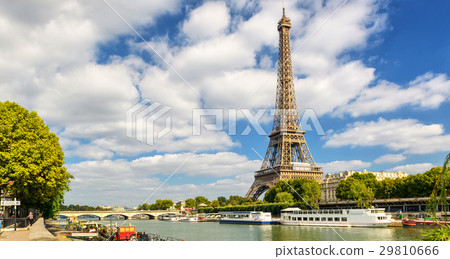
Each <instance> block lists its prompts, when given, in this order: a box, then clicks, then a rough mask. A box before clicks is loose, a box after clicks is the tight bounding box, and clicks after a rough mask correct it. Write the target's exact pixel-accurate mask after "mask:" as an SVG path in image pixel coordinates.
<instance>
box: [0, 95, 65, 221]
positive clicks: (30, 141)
mask: <svg viewBox="0 0 450 259" xmlns="http://www.w3.org/2000/svg"><path fill="white" fill-rule="evenodd" d="M0 114H1V116H0V183H6V182H8V181H10V180H12V181H14V184H13V185H12V186H9V191H10V193H11V195H12V196H13V197H16V198H17V199H19V200H20V201H21V203H22V205H23V206H24V207H27V208H35V209H38V210H40V211H41V212H42V213H43V215H44V217H46V218H48V217H53V216H54V215H55V214H56V213H57V212H58V211H59V207H60V205H61V204H62V203H63V198H64V193H65V192H66V191H69V182H70V179H72V178H73V176H72V175H70V174H69V173H68V172H67V170H66V168H65V167H64V166H63V164H64V153H63V151H62V148H61V146H60V145H59V139H58V137H57V136H56V135H55V134H54V133H51V132H50V131H49V127H48V126H47V125H45V123H44V121H43V120H42V119H41V118H39V116H38V115H37V113H36V112H29V111H28V110H26V109H25V108H23V107H21V106H19V105H18V104H16V103H11V102H8V101H6V102H0Z"/></svg>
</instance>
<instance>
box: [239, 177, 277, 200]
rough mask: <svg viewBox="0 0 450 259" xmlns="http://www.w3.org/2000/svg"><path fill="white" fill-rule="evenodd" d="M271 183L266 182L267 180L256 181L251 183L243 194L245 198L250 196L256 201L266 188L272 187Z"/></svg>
mask: <svg viewBox="0 0 450 259" xmlns="http://www.w3.org/2000/svg"><path fill="white" fill-rule="evenodd" d="M272 186H273V184H270V183H267V182H260V183H257V182H256V181H255V182H254V183H253V184H252V186H251V187H250V189H249V190H248V192H247V194H246V195H245V198H251V199H252V200H253V201H256V200H257V199H258V198H259V196H261V194H263V192H265V191H266V190H268V189H269V188H270V187H272Z"/></svg>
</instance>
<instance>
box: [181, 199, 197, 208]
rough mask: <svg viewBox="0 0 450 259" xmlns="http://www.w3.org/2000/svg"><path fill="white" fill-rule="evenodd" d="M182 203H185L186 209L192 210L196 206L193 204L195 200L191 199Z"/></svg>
mask: <svg viewBox="0 0 450 259" xmlns="http://www.w3.org/2000/svg"><path fill="white" fill-rule="evenodd" d="M184 202H185V205H186V208H194V207H196V206H197V204H196V203H195V200H194V199H192V198H189V199H187V200H185V201H184Z"/></svg>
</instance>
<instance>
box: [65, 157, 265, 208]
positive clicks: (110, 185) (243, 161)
mask: <svg viewBox="0 0 450 259" xmlns="http://www.w3.org/2000/svg"><path fill="white" fill-rule="evenodd" d="M189 157H191V158H190V159H189ZM185 161H187V162H185ZM184 162H185V163H184ZM183 163H184V164H183ZM260 164H261V161H259V160H248V159H247V158H246V157H245V156H241V155H238V154H236V153H230V152H221V153H216V154H194V155H192V154H190V153H184V154H165V155H155V156H148V157H141V158H138V159H135V160H133V161H127V160H124V159H117V160H101V161H85V162H81V163H78V164H68V165H67V169H68V171H69V172H70V173H71V174H72V175H74V177H75V179H74V180H73V181H72V183H71V185H70V188H71V189H72V191H71V192H69V193H68V197H67V199H66V203H79V202H81V200H83V199H84V195H85V194H86V193H89V194H91V193H95V199H96V200H102V201H108V202H110V203H114V204H133V205H137V203H141V202H144V200H145V199H146V198H147V197H148V196H149V195H150V194H152V193H153V192H154V191H155V190H156V189H157V188H158V187H159V185H160V184H161V183H162V182H164V181H165V180H166V179H167V177H169V175H171V174H172V173H173V172H176V173H175V175H174V176H173V177H172V178H171V180H169V181H168V182H167V184H166V185H164V186H163V187H162V188H161V190H160V191H158V193H157V194H155V197H152V201H154V200H155V199H156V198H170V199H174V200H176V199H185V198H189V197H195V196H198V195H207V196H208V197H210V198H214V199H215V198H217V196H220V195H222V194H223V195H226V194H229V195H231V194H239V193H242V195H244V194H245V193H244V192H245V191H247V190H246V189H247V188H249V187H250V185H251V183H252V181H253V171H255V169H256V168H258V167H259V166H260ZM180 165H182V166H181V167H180V168H178V167H179V166H180ZM179 176H183V177H187V179H188V180H189V179H193V180H194V181H195V179H196V177H201V178H202V182H205V180H206V182H209V183H202V184H190V183H189V184H188V183H185V184H173V182H174V181H176V179H177V177H179ZM217 178H221V179H220V180H217ZM189 195H190V196H189ZM92 198H93V197H90V198H87V199H86V200H92Z"/></svg>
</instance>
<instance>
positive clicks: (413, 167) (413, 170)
mask: <svg viewBox="0 0 450 259" xmlns="http://www.w3.org/2000/svg"><path fill="white" fill-rule="evenodd" d="M432 167H434V165H433V164H431V163H422V164H410V165H400V166H396V167H394V168H390V169H387V170H386V172H398V171H402V172H406V173H408V174H418V173H425V172H426V171H428V170H430V169H431V168H432Z"/></svg>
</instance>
